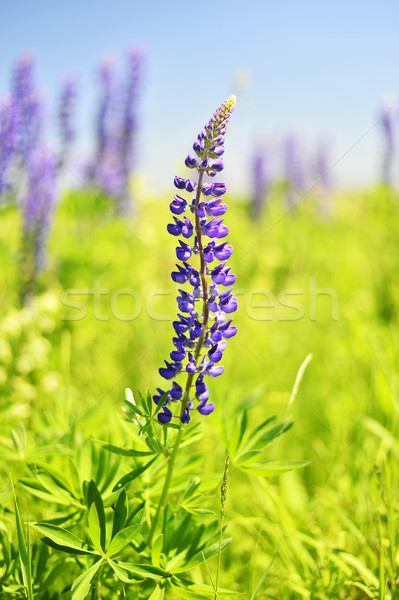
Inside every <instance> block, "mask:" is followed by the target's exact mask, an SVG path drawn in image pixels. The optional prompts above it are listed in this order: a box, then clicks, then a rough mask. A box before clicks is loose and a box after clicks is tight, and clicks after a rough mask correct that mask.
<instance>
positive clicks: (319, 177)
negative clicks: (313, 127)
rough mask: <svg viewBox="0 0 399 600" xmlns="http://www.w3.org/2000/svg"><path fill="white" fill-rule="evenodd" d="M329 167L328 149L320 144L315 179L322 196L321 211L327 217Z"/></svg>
mask: <svg viewBox="0 0 399 600" xmlns="http://www.w3.org/2000/svg"><path fill="white" fill-rule="evenodd" d="M328 167H329V165H328V159H327V148H326V145H325V144H322V143H320V144H319V146H318V147H317V154H316V161H315V178H316V182H317V184H318V189H319V195H320V209H321V213H322V215H324V216H326V214H327V212H328V206H327V197H328V191H329V189H330V187H331V180H330V173H329V168H328Z"/></svg>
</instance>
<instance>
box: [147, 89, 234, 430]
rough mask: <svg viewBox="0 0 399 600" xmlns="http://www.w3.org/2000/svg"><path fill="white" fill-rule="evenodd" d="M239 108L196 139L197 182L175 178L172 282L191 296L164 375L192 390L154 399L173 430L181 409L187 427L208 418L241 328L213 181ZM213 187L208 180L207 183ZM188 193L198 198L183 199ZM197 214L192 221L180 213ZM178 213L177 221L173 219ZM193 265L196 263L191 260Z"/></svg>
mask: <svg viewBox="0 0 399 600" xmlns="http://www.w3.org/2000/svg"><path fill="white" fill-rule="evenodd" d="M234 106H235V96H231V97H230V98H229V99H228V100H226V102H224V104H222V106H221V107H220V108H219V109H218V110H217V111H216V112H215V114H214V115H213V117H212V118H211V119H210V121H209V122H208V123H207V124H206V125H205V127H204V128H203V129H202V131H201V132H200V133H199V134H198V137H197V140H196V141H195V142H194V145H193V150H194V153H195V155H196V157H195V156H194V155H193V154H189V155H188V156H187V158H186V160H185V164H186V166H187V167H188V168H190V169H193V170H196V172H197V180H196V181H195V182H194V181H193V180H192V179H183V178H181V177H175V180H174V184H175V187H176V188H177V189H178V190H179V194H178V195H176V196H175V197H174V199H173V201H172V203H171V205H170V209H171V212H172V214H173V222H172V223H170V224H169V225H168V231H169V233H170V234H171V235H173V236H177V237H179V236H183V238H184V239H183V240H179V246H178V247H177V248H176V256H177V259H178V260H179V261H180V262H181V264H177V265H176V266H177V270H176V271H173V272H172V279H173V280H174V281H175V282H177V283H179V284H180V285H182V284H184V283H186V282H187V283H188V284H189V286H190V287H189V289H188V291H186V290H183V289H179V295H178V297H177V303H178V309H179V313H178V315H177V319H176V321H174V323H173V328H174V330H175V337H174V338H173V345H174V349H173V350H172V351H171V353H170V360H171V362H170V361H169V360H168V361H165V366H164V367H161V368H160V369H159V373H160V375H161V376H162V377H163V378H164V379H166V380H167V381H171V380H174V379H175V378H176V377H177V376H178V375H180V374H182V373H185V374H186V377H187V379H186V384H185V387H184V388H182V387H181V386H180V385H179V384H177V382H176V381H173V382H172V385H171V387H170V388H169V390H167V391H165V392H163V390H161V389H160V388H158V392H159V393H158V394H155V395H154V397H153V399H154V402H155V403H156V404H158V405H159V406H160V409H161V410H160V412H159V414H158V419H159V421H160V422H161V423H163V424H165V423H168V422H169V421H170V420H171V419H172V417H173V416H174V411H173V407H174V406H176V403H179V402H180V408H179V415H175V416H179V417H180V419H181V421H182V423H188V422H189V421H190V417H191V414H190V413H191V412H192V411H193V410H197V411H198V412H199V413H200V414H202V415H208V414H210V413H211V412H212V411H213V410H214V408H215V405H214V403H213V402H209V389H208V387H207V385H206V377H207V376H211V377H218V376H219V375H221V374H222V373H223V366H221V365H220V360H221V359H222V357H223V352H224V350H225V349H226V345H227V339H229V338H230V337H233V336H234V335H235V334H236V332H237V327H235V326H234V325H232V324H231V322H232V321H231V319H230V318H229V315H230V313H233V312H235V311H236V309H237V300H236V298H234V296H233V294H232V287H231V286H232V285H233V284H234V282H235V275H233V274H232V273H231V268H230V267H228V266H227V260H228V259H229V258H230V256H231V254H232V252H233V248H232V246H230V245H229V244H228V243H227V241H226V239H225V238H226V236H227V235H228V232H229V229H228V227H227V226H226V225H225V224H224V222H223V219H222V218H220V215H223V214H224V213H225V212H226V209H227V206H226V204H224V203H223V198H221V197H220V195H221V194H224V192H225V191H226V186H225V184H224V183H222V182H213V177H215V176H216V174H217V173H219V172H220V171H221V170H222V169H223V159H221V158H220V157H221V156H222V154H223V153H224V138H225V133H226V125H227V123H228V121H229V120H230V117H231V114H232V112H233V109H234ZM207 177H208V178H209V179H208V181H205V179H206V178H207ZM183 190H186V191H188V193H189V194H190V193H192V192H193V191H194V190H195V196H194V197H191V201H190V198H187V199H186V198H183V197H182V196H181V195H180V194H182V193H184V192H183ZM184 212H187V213H188V216H190V213H191V219H192V221H193V222H191V220H190V219H189V218H188V216H187V217H186V216H183V215H182V213H184ZM176 214H178V215H179V217H176V216H175V215H176ZM189 260H192V261H193V263H189V262H188V261H189Z"/></svg>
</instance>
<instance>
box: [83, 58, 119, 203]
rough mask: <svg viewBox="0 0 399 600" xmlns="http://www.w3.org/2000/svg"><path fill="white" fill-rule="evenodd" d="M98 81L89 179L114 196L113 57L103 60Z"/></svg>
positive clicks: (115, 163) (116, 160)
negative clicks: (92, 159) (94, 148)
mask: <svg viewBox="0 0 399 600" xmlns="http://www.w3.org/2000/svg"><path fill="white" fill-rule="evenodd" d="M98 79H99V83H100V104H99V109H98V113H97V116H96V134H95V136H96V151H95V157H94V162H93V164H92V166H91V168H90V175H89V177H90V180H91V181H92V182H93V183H95V184H96V185H98V186H99V187H100V188H102V189H104V190H105V192H106V193H111V194H112V191H113V189H112V188H113V187H115V185H114V171H117V166H118V162H119V161H118V159H117V157H116V158H115V159H114V160H112V156H113V155H114V154H115V134H114V127H113V123H112V121H113V117H114V115H113V112H114V104H115V60H114V58H113V57H111V56H107V57H104V58H103V59H102V61H101V63H100V67H99V70H98ZM115 165H116V166H115Z"/></svg>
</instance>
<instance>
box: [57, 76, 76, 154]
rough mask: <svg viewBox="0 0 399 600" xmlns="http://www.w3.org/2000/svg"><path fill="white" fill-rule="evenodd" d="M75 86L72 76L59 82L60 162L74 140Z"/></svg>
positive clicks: (68, 151)
mask: <svg viewBox="0 0 399 600" xmlns="http://www.w3.org/2000/svg"><path fill="white" fill-rule="evenodd" d="M76 93H77V85H76V79H75V77H73V76H72V75H67V76H66V77H65V78H64V79H63V81H62V82H61V93H60V99H59V107H58V123H59V131H60V141H61V150H60V156H61V161H64V160H66V159H67V158H68V156H69V153H70V149H71V146H72V144H73V142H74V139H75V134H76V132H75V127H74V112H75V104H76Z"/></svg>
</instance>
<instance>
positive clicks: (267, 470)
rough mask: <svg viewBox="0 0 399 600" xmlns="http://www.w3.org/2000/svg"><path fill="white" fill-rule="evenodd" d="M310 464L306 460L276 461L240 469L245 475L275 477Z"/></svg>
mask: <svg viewBox="0 0 399 600" xmlns="http://www.w3.org/2000/svg"><path fill="white" fill-rule="evenodd" d="M308 464H309V461H306V460H278V461H277V460H276V461H273V462H269V463H262V464H254V465H250V466H241V467H239V468H240V469H241V470H242V471H244V472H245V473H251V474H252V475H258V476H262V477H273V476H275V475H281V474H282V473H286V472H287V471H292V470H293V469H302V468H303V467H306V466H307V465H308Z"/></svg>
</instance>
